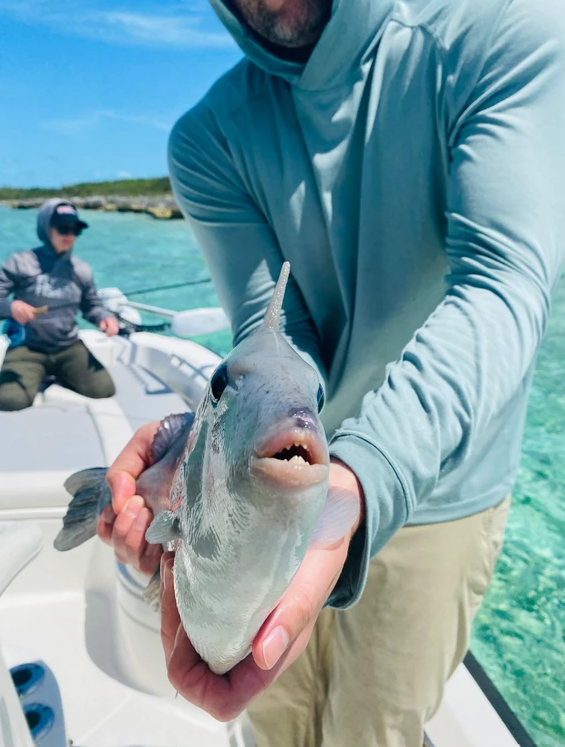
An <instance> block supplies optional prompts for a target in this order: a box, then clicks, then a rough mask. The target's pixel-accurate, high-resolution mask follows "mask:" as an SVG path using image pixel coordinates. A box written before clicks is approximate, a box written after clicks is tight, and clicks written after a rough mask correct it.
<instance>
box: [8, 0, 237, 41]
mask: <svg viewBox="0 0 565 747" xmlns="http://www.w3.org/2000/svg"><path fill="white" fill-rule="evenodd" d="M126 1H127V0H122V2H123V3H124V2H126ZM104 4H105V3H104V0H90V1H89V0H84V1H82V2H81V0H67V1H66V2H65V3H64V5H62V4H61V3H60V2H55V0H0V17H1V16H8V17H11V18H15V19H17V20H20V21H22V22H24V23H28V24H30V25H34V26H37V25H39V26H48V27H49V28H51V29H52V30H54V31H57V32H59V33H62V34H66V35H73V36H81V37H86V38H89V39H96V40H100V41H104V42H107V43H108V44H119V45H136V46H144V47H171V46H172V47H176V48H184V49H186V48H222V47H233V46H234V41H233V40H232V38H231V37H230V36H229V34H228V33H227V31H224V30H223V29H222V28H221V26H220V25H219V22H218V21H217V19H216V18H215V17H214V16H213V12H212V10H211V9H210V7H209V6H208V4H207V3H205V2H200V1H199V0H197V2H189V3H187V2H177V3H174V2H172V3H170V4H169V5H168V6H167V13H163V12H162V5H161V4H159V3H156V4H155V6H154V7H153V8H151V10H150V12H144V13H139V12H132V11H131V10H129V9H128V8H123V9H120V8H116V7H112V8H111V10H105V9H102V7H103V6H104Z"/></svg>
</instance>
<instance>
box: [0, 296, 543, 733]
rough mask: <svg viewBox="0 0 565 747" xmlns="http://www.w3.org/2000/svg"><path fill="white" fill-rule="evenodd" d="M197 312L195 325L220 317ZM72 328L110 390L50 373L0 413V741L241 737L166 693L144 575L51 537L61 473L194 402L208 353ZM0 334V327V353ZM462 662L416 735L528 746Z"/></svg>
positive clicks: (99, 461)
mask: <svg viewBox="0 0 565 747" xmlns="http://www.w3.org/2000/svg"><path fill="white" fill-rule="evenodd" d="M110 295H111V294H110ZM159 311H162V310H159ZM211 311H212V313H213V314H215V321H212V320H211V319H210V320H208V321H209V322H210V323H209V324H208V329H211V328H212V327H213V326H214V325H216V328H217V326H218V325H219V324H220V323H221V314H219V313H218V310H211ZM157 313H158V312H157ZM130 320H131V319H130ZM181 320H182V317H181ZM191 329H193V328H191ZM192 333H193V332H192ZM81 338H82V340H83V341H84V343H85V344H86V345H87V346H88V348H89V349H90V350H91V351H92V352H93V354H94V355H95V356H96V357H97V358H98V359H99V360H100V361H101V362H102V363H103V364H104V365H105V366H106V367H107V368H108V369H109V371H110V372H111V374H112V377H113V378H114V381H115V383H116V395H115V396H114V397H112V398H110V399H105V400H93V399H87V398H85V397H82V396H80V395H78V394H76V393H75V392H72V391H70V390H68V389H66V388H64V387H61V386H59V385H58V384H57V383H53V384H51V385H50V386H48V387H47V388H46V389H45V391H43V392H40V393H39V394H38V395H37V397H36V400H35V402H34V404H33V407H31V408H29V409H28V410H24V411H21V412H14V413H0V747H32V745H34V744H36V745H40V747H67V745H69V744H74V745H75V747H193V746H194V747H253V745H254V740H253V736H252V733H251V730H250V728H249V725H248V723H247V721H246V719H245V716H243V717H241V718H240V719H238V720H237V721H234V722H232V723H230V724H227V725H226V724H221V723H219V722H217V721H215V720H214V719H213V718H212V717H210V716H209V715H208V714H206V713H204V712H203V711H201V710H200V709H198V708H196V707H194V706H192V705H191V704H189V703H187V702H186V701H184V700H183V699H182V698H181V697H175V692H174V690H173V688H172V687H171V685H170V684H169V682H168V680H167V677H166V670H165V663H164V656H163V652H162V647H161V642H160V635H159V616H158V614H157V613H155V612H153V611H152V610H151V609H149V608H148V607H147V606H146V605H145V604H144V602H143V601H142V599H141V594H142V591H143V585H144V584H145V583H146V582H147V579H145V577H142V576H141V575H140V574H138V573H136V572H135V571H134V570H133V569H132V568H130V567H127V566H123V565H122V564H120V563H118V562H117V561H116V559H115V556H114V554H113V552H112V550H111V549H110V548H108V547H107V546H106V545H104V544H103V543H102V542H100V540H98V538H94V539H92V540H90V541H89V542H87V543H85V544H84V545H82V546H81V547H79V548H76V549H75V550H73V551H72V552H70V553H59V552H57V551H55V550H54V549H53V539H54V537H55V536H56V534H57V532H58V531H59V529H60V527H61V520H62V517H63V515H64V513H65V511H66V508H67V505H68V503H69V500H70V496H69V495H68V493H67V492H66V491H65V489H64V487H63V483H64V481H65V479H66V478H67V477H68V476H69V475H70V474H71V473H73V472H75V471H77V470H80V469H83V468H87V467H99V466H107V465H109V464H111V462H112V461H113V460H114V458H115V457H116V456H117V454H118V453H119V452H120V451H121V449H122V448H123V446H124V445H125V444H126V442H127V441H128V440H129V438H130V437H131V436H132V434H133V433H134V432H135V431H136V430H137V428H139V427H140V426H141V425H143V424H144V423H148V422H151V421H153V420H156V419H160V418H162V417H164V416H165V415H168V414H170V413H174V412H184V411H187V410H194V409H195V408H196V406H197V403H198V401H199V399H200V397H201V394H202V392H203V389H204V387H205V385H206V383H207V381H208V378H209V377H210V375H211V373H212V372H213V370H214V368H215V367H216V366H217V364H218V363H219V358H218V356H217V355H216V354H215V353H213V352H212V351H210V350H208V349H207V348H205V347H203V346H201V345H198V344H196V343H194V342H192V341H189V340H182V339H179V338H176V337H167V336H163V335H158V334H153V333H150V332H136V333H133V334H131V335H130V336H129V337H126V336H120V337H113V338H107V337H106V336H105V335H103V334H102V333H100V332H98V331H94V330H89V331H83V332H81ZM6 347H7V339H6V338H0V362H1V360H2V359H3V356H4V352H5V348H6ZM467 663H468V664H469V666H465V665H463V664H462V665H461V666H460V667H459V668H458V669H457V671H456V672H455V674H454V675H453V677H452V678H451V680H450V682H449V683H448V686H447V689H446V693H445V697H444V701H443V703H442V705H441V707H440V709H439V711H438V713H437V714H436V716H435V717H434V719H433V720H432V721H431V722H430V723H429V724H428V725H427V727H426V729H427V734H428V739H429V743H430V744H433V745H434V747H455V745H456V746H457V747H517V745H520V746H521V747H535V746H533V743H532V742H531V740H529V738H528V736H527V735H526V734H525V732H524V731H523V729H522V728H521V727H520V725H519V724H518V722H517V721H516V720H515V719H514V718H513V717H512V714H511V713H510V711H509V709H508V708H507V706H506V705H505V704H504V702H503V701H502V700H501V699H500V696H498V694H497V693H496V691H494V696H489V697H491V700H492V701H493V703H494V705H495V707H493V705H491V703H490V702H489V699H488V698H487V697H486V696H485V692H487V694H488V691H489V688H490V689H491V690H492V686H491V685H490V683H488V680H487V679H486V677H485V676H484V674H482V673H481V670H480V667H478V666H477V665H476V663H474V662H473V660H472V659H468V660H467ZM471 671H472V672H473V674H471ZM367 697H370V694H367ZM497 698H498V702H497ZM499 713H500V714H501V715H499ZM501 716H502V718H501ZM505 722H506V723H505ZM289 747H293V745H289ZM343 747H363V746H362V745H344V746H343Z"/></svg>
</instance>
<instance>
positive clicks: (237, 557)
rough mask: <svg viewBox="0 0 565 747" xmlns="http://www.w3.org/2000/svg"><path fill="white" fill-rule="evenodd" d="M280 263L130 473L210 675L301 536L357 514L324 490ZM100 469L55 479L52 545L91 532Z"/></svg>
mask: <svg viewBox="0 0 565 747" xmlns="http://www.w3.org/2000/svg"><path fill="white" fill-rule="evenodd" d="M288 271H289V266H288V263H285V265H284V266H283V271H282V272H281V277H280V278H279V282H278V283H277V287H276V289H275V294H274V297H273V299H272V301H271V305H270V307H269V310H268V311H267V314H266V316H265V320H264V322H263V325H262V326H261V327H260V328H259V329H258V330H257V331H256V332H255V333H254V334H253V335H251V336H250V337H248V338H247V339H245V340H243V341H242V342H241V343H240V344H239V345H238V346H237V347H235V348H234V349H233V350H232V351H231V353H230V354H229V355H228V356H227V357H226V358H225V359H224V360H223V361H222V363H221V364H220V365H219V366H218V368H217V369H216V371H215V372H214V374H213V375H212V377H211V379H210V382H209V384H208V387H207V389H206V391H205V392H204V395H203V397H202V400H201V402H200V405H199V407H198V409H197V412H196V414H195V415H194V416H192V415H174V416H170V417H169V418H166V419H165V420H164V421H163V422H162V423H161V425H160V427H159V430H158V431H157V434H156V436H155V440H154V443H153V458H154V462H155V463H154V464H153V466H151V467H150V468H149V469H147V470H146V471H145V472H144V473H143V474H142V475H141V476H140V478H139V479H138V481H137V492H138V493H139V494H140V495H142V496H143V498H144V499H145V501H146V502H147V505H148V506H149V507H150V508H151V509H152V511H153V513H154V514H155V518H154V520H153V523H152V524H151V526H150V527H149V529H148V530H147V534H146V538H147V541H148V542H152V543H162V544H164V545H167V544H168V543H170V542H171V541H172V542H173V543H174V549H175V560H174V567H173V575H174V587H175V597H176V602H177V606H178V609H179V613H180V616H181V620H182V623H183V626H184V628H185V630H186V633H187V635H188V637H189V638H190V640H191V642H192V644H193V645H194V647H195V649H196V650H197V651H198V653H199V654H200V655H201V656H202V658H203V659H204V660H205V661H206V662H207V663H208V665H209V666H210V668H211V669H212V670H213V671H214V672H216V673H218V674H223V673H225V672H227V671H229V670H230V669H231V668H232V667H233V666H234V665H235V664H237V663H238V662H239V661H241V660H242V659H243V658H244V657H245V656H246V655H247V654H248V653H249V651H250V647H251V643H252V641H253V638H254V637H255V635H256V633H257V632H258V630H259V628H260V627H261V625H262V623H263V622H264V620H265V619H266V617H267V616H268V614H269V613H270V612H271V611H272V610H273V608H274V607H275V606H276V604H277V602H278V601H279V599H280V598H281V596H282V594H283V593H284V591H285V590H286V589H287V587H288V585H289V584H290V582H291V580H292V578H293V576H294V575H295V573H296V571H297V570H298V568H299V566H300V563H301V562H302V560H303V558H304V555H305V553H306V550H307V548H308V546H309V544H310V543H311V542H316V543H318V544H322V545H323V544H326V543H329V542H332V541H335V540H337V539H339V538H340V537H341V536H343V535H344V534H345V532H346V531H347V530H348V529H349V528H350V527H351V525H352V524H353V522H354V520H355V517H356V513H357V506H356V504H355V502H354V501H352V500H351V496H350V495H347V494H344V493H338V492H335V491H331V492H330V493H329V494H328V474H329V468H328V467H329V459H328V449H327V443H326V438H325V434H324V430H323V427H322V425H321V423H320V420H319V416H318V410H319V409H320V407H321V399H322V389H321V386H320V383H319V380H318V375H317V373H316V372H315V371H314V369H313V368H312V367H311V366H309V365H308V364H307V363H306V362H305V361H304V360H303V359H302V358H301V357H300V356H299V355H298V354H297V353H296V352H295V350H294V349H293V348H292V347H291V345H290V344H289V343H288V342H287V341H286V339H285V338H284V337H283V336H282V335H281V334H280V332H279V331H278V327H279V316H280V309H281V304H282V297H283V294H284V287H285V285H286V279H287V277H288ZM105 472H106V470H100V469H95V470H84V471H82V472H79V473H76V474H75V475H72V476H71V477H70V478H69V480H68V481H67V483H65V486H66V487H67V489H68V490H69V492H71V493H72V494H73V495H74V496H75V497H74V499H73V501H72V502H71V504H70V506H69V510H68V513H67V516H66V517H65V519H64V527H63V529H62V530H61V532H60V533H59V535H58V537H57V539H56V540H55V547H56V548H57V549H59V550H67V549H70V548H71V547H75V546H76V545H78V544H80V543H81V542H83V541H85V539H88V538H89V537H91V536H93V535H94V534H95V532H96V523H97V520H98V517H99V515H100V512H101V510H102V508H103V507H104V505H106V504H107V503H109V502H110V498H111V496H110V491H109V488H108V487H107V485H106V483H105V481H104V475H105ZM169 546H170V545H169Z"/></svg>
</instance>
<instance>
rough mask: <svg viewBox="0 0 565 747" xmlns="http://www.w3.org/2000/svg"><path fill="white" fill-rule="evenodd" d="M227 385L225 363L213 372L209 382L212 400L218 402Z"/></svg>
mask: <svg viewBox="0 0 565 747" xmlns="http://www.w3.org/2000/svg"><path fill="white" fill-rule="evenodd" d="M227 385H228V367H227V364H226V363H222V365H221V366H219V368H217V369H216V370H215V371H214V373H213V374H212V378H211V380H210V392H211V393H212V399H214V400H215V401H216V402H218V400H219V399H220V397H221V396H222V394H223V393H224V390H225V388H226V387H227Z"/></svg>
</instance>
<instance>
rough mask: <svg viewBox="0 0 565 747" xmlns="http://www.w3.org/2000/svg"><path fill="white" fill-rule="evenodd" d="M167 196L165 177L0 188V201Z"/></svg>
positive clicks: (168, 186) (169, 188)
mask: <svg viewBox="0 0 565 747" xmlns="http://www.w3.org/2000/svg"><path fill="white" fill-rule="evenodd" d="M167 194H171V185H170V182H169V178H168V177H167V176H161V177H157V178H155V179H120V180H118V181H115V182H83V183H82V184H69V185H65V186H64V187H61V188H60V189H49V188H46V187H33V188H31V189H23V188H19V187H0V200H25V199H29V198H32V199H33V198H34V197H38V198H41V197H94V196H100V197H105V196H108V195H122V196H123V197H140V196H144V197H152V196H154V195H167Z"/></svg>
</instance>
